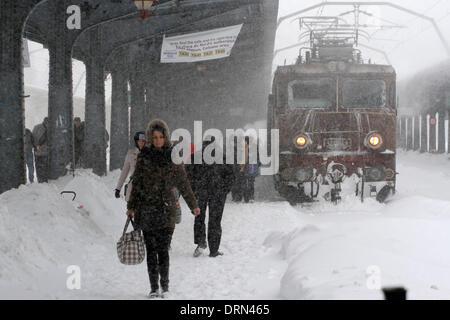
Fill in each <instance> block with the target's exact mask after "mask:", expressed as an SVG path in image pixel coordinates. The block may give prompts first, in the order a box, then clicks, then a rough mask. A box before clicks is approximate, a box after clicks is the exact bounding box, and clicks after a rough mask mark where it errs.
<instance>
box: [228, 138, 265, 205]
mask: <svg viewBox="0 0 450 320" xmlns="http://www.w3.org/2000/svg"><path fill="white" fill-rule="evenodd" d="M251 143H254V141H253V140H251V139H250V137H245V139H244V162H242V163H237V162H236V164H235V166H234V175H235V183H234V185H233V188H232V189H233V192H232V195H233V197H232V198H233V201H235V202H240V201H241V200H242V199H244V201H245V202H246V203H248V202H254V201H255V178H256V177H257V176H258V174H259V166H260V164H259V159H257V163H254V164H252V163H250V144H251ZM236 150H237V145H236V147H235V157H236V156H237V151H236ZM257 154H258V153H257Z"/></svg>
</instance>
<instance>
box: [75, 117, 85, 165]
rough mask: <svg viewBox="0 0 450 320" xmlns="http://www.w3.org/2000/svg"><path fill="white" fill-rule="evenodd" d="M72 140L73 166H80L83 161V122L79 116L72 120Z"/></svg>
mask: <svg viewBox="0 0 450 320" xmlns="http://www.w3.org/2000/svg"><path fill="white" fill-rule="evenodd" d="M73 134H74V137H73V140H74V145H75V168H81V167H82V162H83V145H84V122H81V119H80V118H79V117H75V119H74V120H73Z"/></svg>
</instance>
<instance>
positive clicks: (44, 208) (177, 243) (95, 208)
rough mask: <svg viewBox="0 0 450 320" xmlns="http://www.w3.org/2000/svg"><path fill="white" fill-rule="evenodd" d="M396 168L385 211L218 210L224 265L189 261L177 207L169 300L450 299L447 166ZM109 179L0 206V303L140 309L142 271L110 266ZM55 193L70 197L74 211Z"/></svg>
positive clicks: (115, 226) (418, 162)
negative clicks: (133, 303)
mask: <svg viewBox="0 0 450 320" xmlns="http://www.w3.org/2000/svg"><path fill="white" fill-rule="evenodd" d="M398 163H399V167H398V171H399V172H400V175H399V177H398V193H397V195H396V196H395V198H394V199H393V200H392V201H391V202H390V203H388V204H383V205H382V204H379V203H377V202H376V201H374V200H371V199H368V200H367V201H365V202H364V203H363V204H362V203H360V202H359V201H358V200H357V199H355V198H354V197H353V196H352V195H350V194H349V195H348V196H346V197H344V200H343V202H342V203H340V204H339V205H337V206H334V205H331V204H328V203H319V204H315V205H314V206H309V207H301V206H298V207H296V208H292V207H290V206H289V205H288V204H287V203H286V202H281V201H273V202H259V201H258V202H256V203H254V204H244V203H242V204H234V203H227V206H226V209H225V213H224V218H223V237H222V246H221V250H222V251H223V252H224V253H225V255H224V256H222V257H218V258H214V259H212V258H209V257H208V256H206V255H205V256H202V257H199V258H197V259H195V258H193V257H192V252H193V250H194V248H195V246H194V245H193V242H192V238H193V230H192V226H193V216H192V215H191V214H190V213H189V211H188V209H187V207H186V205H185V204H184V203H183V213H184V214H183V221H182V223H181V224H179V225H177V228H176V230H175V235H174V240H173V244H172V250H171V269H170V281H171V295H172V296H171V298H173V299H188V300H190V299H382V294H381V292H380V290H379V289H378V288H379V286H383V287H384V286H392V285H402V286H405V287H406V288H407V289H408V297H409V298H410V299H449V298H450V278H449V277H448V276H447V275H448V270H449V268H450V250H449V248H450V232H449V230H450V191H449V190H450V161H449V159H448V155H429V154H425V155H420V154H418V153H412V152H408V153H405V152H400V153H399V156H398ZM118 175H119V171H116V172H113V173H111V174H110V175H108V176H107V177H104V178H98V177H96V176H94V175H92V174H91V173H89V172H87V171H84V172H80V173H78V174H77V176H76V177H75V179H73V178H72V177H64V178H62V179H60V180H58V181H56V182H54V183H51V184H43V185H39V184H32V185H26V186H22V187H20V188H19V189H18V190H12V191H9V192H6V193H4V194H2V195H0V252H1V255H0V298H3V299H5V298H25V299H36V298H43V299H146V294H147V293H148V290H149V283H148V277H147V273H146V265H145V263H143V264H141V265H139V266H124V265H121V264H120V263H119V261H118V259H117V256H116V251H115V245H116V241H117V240H118V238H119V237H120V234H121V232H122V229H123V224H124V222H125V215H124V212H125V202H124V201H123V200H122V199H120V200H118V199H115V198H114V196H113V190H114V187H115V183H116V181H117V179H118ZM257 189H258V190H266V189H267V188H264V186H258V188H257ZM62 190H74V191H76V192H77V198H76V199H75V201H73V202H72V201H71V197H70V196H69V195H64V196H61V195H60V194H59V193H60V192H61V191H62ZM258 194H259V195H261V192H260V193H258ZM80 205H83V208H78V206H80ZM71 265H76V266H79V267H80V270H81V289H80V290H69V289H67V287H66V281H67V279H68V277H69V276H70V274H68V273H67V268H68V266H71Z"/></svg>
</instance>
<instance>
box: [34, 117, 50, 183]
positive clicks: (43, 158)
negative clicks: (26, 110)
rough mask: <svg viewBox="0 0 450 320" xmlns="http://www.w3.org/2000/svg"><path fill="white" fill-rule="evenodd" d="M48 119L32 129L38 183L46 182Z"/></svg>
mask: <svg viewBox="0 0 450 320" xmlns="http://www.w3.org/2000/svg"><path fill="white" fill-rule="evenodd" d="M47 128H48V117H45V118H44V121H43V122H42V123H41V124H38V125H36V126H35V127H34V128H33V143H34V160H35V163H36V175H37V179H38V182H39V183H43V182H48V137H47V133H48V130H47Z"/></svg>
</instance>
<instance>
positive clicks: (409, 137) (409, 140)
mask: <svg viewBox="0 0 450 320" xmlns="http://www.w3.org/2000/svg"><path fill="white" fill-rule="evenodd" d="M413 122H414V118H411V117H407V118H406V130H407V131H406V150H407V151H409V150H412V149H413Z"/></svg>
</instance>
